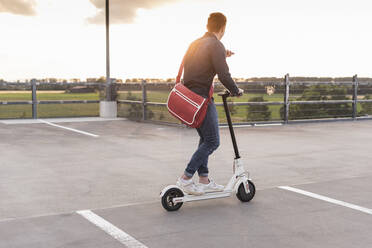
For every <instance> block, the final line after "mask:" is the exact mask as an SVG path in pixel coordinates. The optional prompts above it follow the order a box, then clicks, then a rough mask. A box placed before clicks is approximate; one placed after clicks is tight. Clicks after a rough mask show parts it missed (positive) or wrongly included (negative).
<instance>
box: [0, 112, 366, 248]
mask: <svg viewBox="0 0 372 248" xmlns="http://www.w3.org/2000/svg"><path fill="white" fill-rule="evenodd" d="M76 120H77V119H76ZM46 121H47V122H50V123H52V124H55V125H50V124H48V123H28V124H20V123H17V124H14V123H13V124H11V123H7V124H5V123H1V122H0V137H1V139H0V153H1V160H0V198H1V201H0V240H1V242H0V247H1V248H2V247H4V248H5V247H6V248H8V247H77V248H80V247H141V246H135V245H133V244H135V243H133V242H132V243H130V242H129V243H128V240H127V238H128V237H132V238H133V239H134V240H138V241H139V242H141V243H142V244H143V246H142V247H149V248H153V247H190V246H195V247H228V246H231V247H299V246H301V247H370V246H372V238H371V236H370V231H369V230H371V229H372V215H371V214H368V213H365V212H361V211H358V210H355V209H352V208H348V207H345V206H342V205H338V204H334V203H331V202H327V201H323V200H321V199H316V198H312V197H309V196H306V195H303V194H299V193H296V192H292V191H288V190H284V189H281V188H278V187H279V186H291V187H294V188H296V189H300V190H304V191H307V192H312V193H315V194H319V195H321V196H325V197H329V198H332V199H335V200H339V201H343V202H346V203H350V204H354V205H357V206H360V207H363V208H365V209H367V210H368V209H371V208H372V201H371V197H370V196H371V195H372V191H371V189H372V180H371V179H372V154H371V153H370V147H371V146H372V133H371V132H370V127H371V125H372V122H371V121H357V122H338V123H320V124H301V125H287V126H272V127H244V128H238V129H236V134H237V139H238V144H239V148H240V150H241V155H242V157H243V159H244V162H245V164H246V167H247V168H248V169H249V170H250V172H251V174H252V178H253V180H254V182H255V183H256V186H257V189H258V191H257V195H256V197H255V198H254V200H253V201H252V202H250V203H247V204H242V203H240V202H239V201H238V200H237V199H236V198H235V197H233V198H227V199H221V200H211V201H204V202H193V203H186V204H184V206H183V207H182V208H181V209H180V210H179V211H178V212H175V213H168V212H166V211H164V210H163V209H162V207H161V205H160V199H159V192H160V190H161V189H162V188H163V187H164V186H166V185H167V184H173V183H174V182H175V180H176V179H177V177H178V176H179V175H180V174H181V173H182V171H183V169H184V166H185V164H186V163H187V162H188V158H189V157H190V156H191V154H192V152H193V150H194V149H195V147H196V145H197V134H196V132H195V131H194V130H192V129H187V128H180V127H171V126H161V125H156V124H146V123H137V122H131V121H127V120H109V121H101V120H100V121H98V120H95V121H84V120H82V121H69V122H58V121H55V120H46ZM59 126H61V127H59ZM74 130H78V131H81V132H76V131H74ZM351 130H352V132H351ZM83 132H87V133H90V134H94V135H96V137H94V136H92V135H86V134H84V133H83ZM232 158H233V152H232V147H231V141H230V137H229V133H228V130H227V129H221V147H220V148H219V150H218V151H217V152H216V154H214V155H213V156H212V157H211V160H210V170H211V176H212V177H213V178H214V179H215V180H216V181H218V182H220V183H225V182H227V181H228V179H229V177H230V176H231V165H232ZM79 210H92V211H93V213H95V214H97V215H98V216H100V217H102V218H103V219H104V220H106V221H107V222H108V223H110V224H112V225H113V226H114V227H117V228H118V229H119V230H120V231H122V233H120V232H119V234H115V235H116V236H115V235H113V236H115V237H116V238H117V239H115V237H113V236H111V234H112V233H111V234H110V232H109V231H108V232H105V230H103V229H100V228H99V227H97V226H96V225H95V224H93V223H92V222H90V221H89V220H87V219H85V218H84V217H83V216H81V215H79V214H77V213H76V211H79ZM106 227H107V226H106ZM108 228H109V229H110V228H111V226H109V227H108ZM110 230H112V229H110ZM121 235H122V236H121ZM123 235H124V236H123ZM125 235H129V236H125ZM123 237H125V238H123ZM120 240H121V241H123V240H124V241H123V242H121V241H120Z"/></svg>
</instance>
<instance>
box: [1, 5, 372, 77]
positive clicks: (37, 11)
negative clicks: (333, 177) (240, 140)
mask: <svg viewBox="0 0 372 248" xmlns="http://www.w3.org/2000/svg"><path fill="white" fill-rule="evenodd" d="M101 2H102V1H100V0H99V1H97V0H79V1H76V0H65V1H63V2H56V1H52V0H34V1H19V0H0V27H1V29H2V31H3V37H5V39H3V40H2V41H3V47H5V48H6V49H3V50H2V51H0V66H1V68H2V72H1V73H0V78H2V79H4V80H5V81H17V80H20V81H22V80H25V79H27V78H28V79H30V78H98V77H100V75H105V36H104V35H105V34H104V26H103V25H101V24H102V23H103V15H102V4H101ZM20 3H23V5H22V4H20ZM17 4H18V5H17ZM371 6H372V3H369V2H366V1H363V0H357V1H354V2H353V3H350V2H348V1H346V0H343V1H334V0H324V1H320V0H315V1H312V2H311V3H308V2H301V3H299V2H298V1H293V0H284V1H281V2H280V3H277V2H276V1H274V0H264V1H261V2H253V1H243V0H233V1H231V0H230V1H227V0H215V1H211V0H204V1H201V0H189V1H185V0H151V1H150V0H146V1H141V2H136V1H120V0H111V21H112V22H113V25H111V77H112V78H120V79H123V80H126V79H128V78H129V79H130V78H165V79H168V78H174V77H175V76H176V74H177V71H178V66H179V63H180V61H181V59H182V56H183V54H184V52H185V50H186V49H187V47H188V45H189V44H190V43H191V42H192V41H193V40H195V39H196V38H198V37H200V36H201V35H203V33H204V32H205V25H206V21H207V18H208V15H209V13H211V12H215V11H221V12H223V13H224V14H225V15H226V16H227V19H228V23H227V30H226V34H225V37H224V38H223V39H222V40H221V41H222V43H223V44H224V45H225V47H226V48H227V49H230V50H232V51H234V52H235V53H236V54H235V55H234V56H233V57H231V58H228V64H229V67H230V72H231V74H232V77H234V78H254V77H278V78H280V77H282V76H284V75H285V74H286V73H289V74H290V75H294V76H293V77H331V78H335V77H352V76H353V75H355V74H358V75H360V77H372V71H371V70H370V68H369V63H368V61H369V59H370V58H371V57H372V50H371V49H370V48H369V47H370V44H371V43H372V35H371V34H370V32H368V31H367V30H369V25H368V24H369V23H371V22H372V16H370V15H369V13H368V9H371ZM181 10H182V11H181ZM293 20H296V21H293ZM242 30H243V32H242ZM244 30H248V31H244ZM298 75H299V76H298Z"/></svg>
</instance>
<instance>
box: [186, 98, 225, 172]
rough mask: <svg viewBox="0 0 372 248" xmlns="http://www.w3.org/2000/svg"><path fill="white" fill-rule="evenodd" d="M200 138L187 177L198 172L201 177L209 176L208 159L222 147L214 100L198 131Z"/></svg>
mask: <svg viewBox="0 0 372 248" xmlns="http://www.w3.org/2000/svg"><path fill="white" fill-rule="evenodd" d="M196 130H197V131H198V134H199V136H200V140H199V146H198V149H197V150H196V151H195V153H194V154H193V155H192V157H191V160H190V162H189V163H188V165H187V167H186V170H185V175H186V176H187V177H192V176H193V175H194V174H195V172H196V171H198V174H199V176H202V177H207V176H208V157H209V155H211V154H212V153H213V152H214V151H215V150H216V149H217V148H218V146H219V145H220V134H219V128H218V115H217V109H216V105H215V104H214V100H213V98H212V101H210V102H209V105H208V109H207V113H206V115H205V119H204V121H203V123H202V125H201V126H200V127H199V128H197V129H196Z"/></svg>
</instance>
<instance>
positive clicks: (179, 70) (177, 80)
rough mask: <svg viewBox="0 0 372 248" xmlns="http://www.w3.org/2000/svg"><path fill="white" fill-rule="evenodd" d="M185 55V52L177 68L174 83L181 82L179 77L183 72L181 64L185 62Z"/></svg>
mask: <svg viewBox="0 0 372 248" xmlns="http://www.w3.org/2000/svg"><path fill="white" fill-rule="evenodd" d="M185 57H186V54H185V56H183V59H182V62H181V65H180V68H179V69H178V75H177V78H176V84H178V83H179V82H181V77H182V73H183V64H184V62H185Z"/></svg>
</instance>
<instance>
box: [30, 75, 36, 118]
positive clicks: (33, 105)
mask: <svg viewBox="0 0 372 248" xmlns="http://www.w3.org/2000/svg"><path fill="white" fill-rule="evenodd" d="M31 91H32V119H37V98H36V80H35V79H32V80H31Z"/></svg>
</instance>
